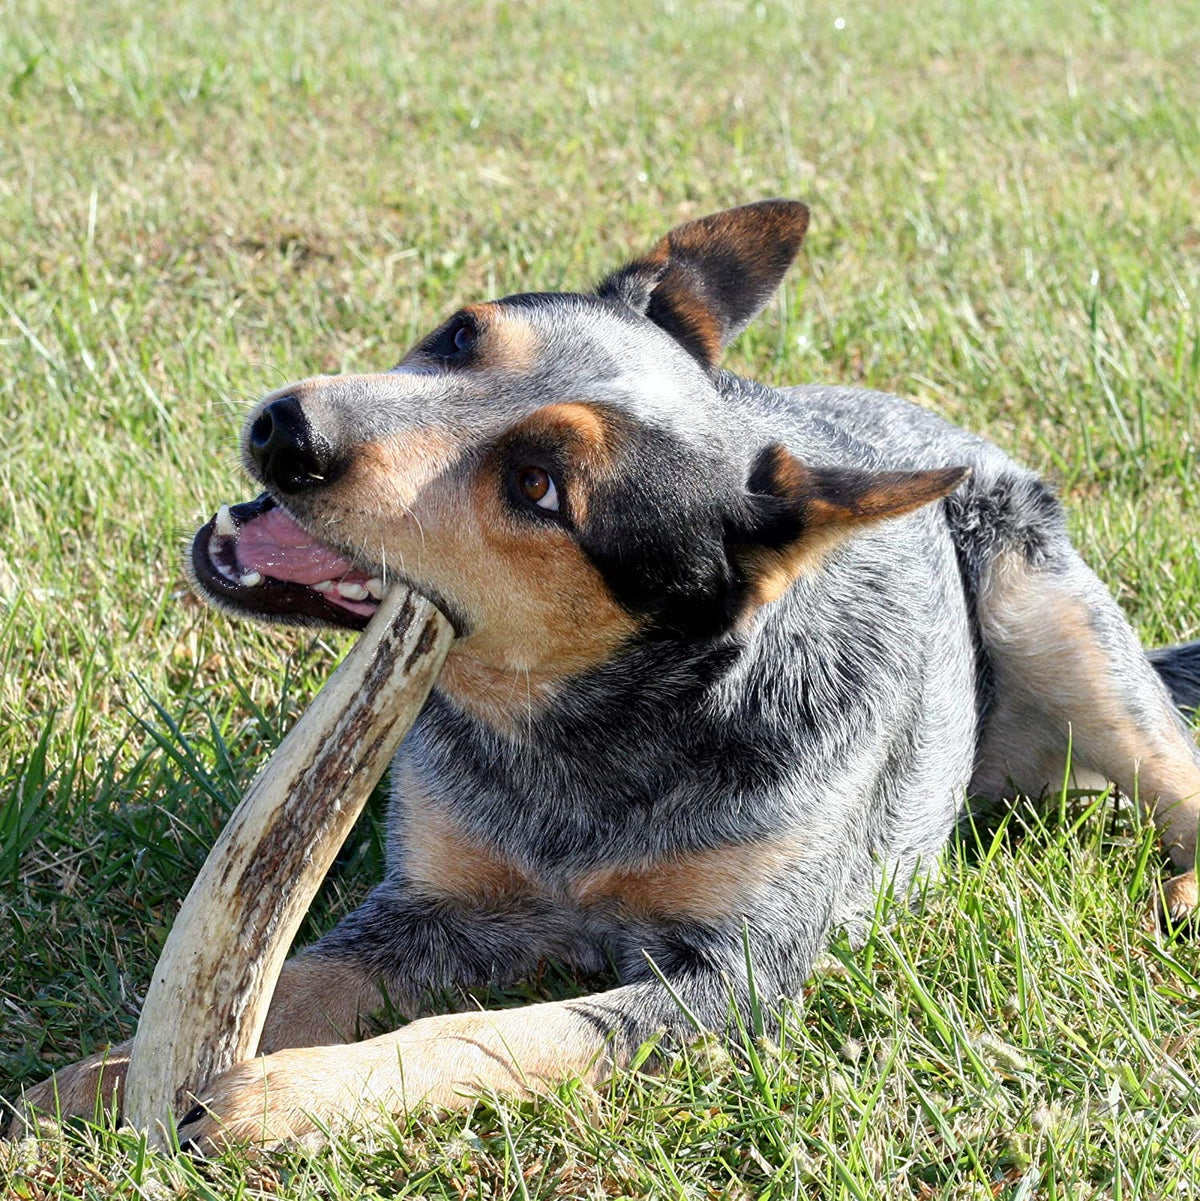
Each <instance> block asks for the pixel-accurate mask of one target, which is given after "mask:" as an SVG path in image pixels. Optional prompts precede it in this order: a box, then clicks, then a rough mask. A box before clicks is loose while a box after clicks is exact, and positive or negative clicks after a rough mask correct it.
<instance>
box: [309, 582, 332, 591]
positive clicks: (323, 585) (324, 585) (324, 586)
mask: <svg viewBox="0 0 1200 1201" xmlns="http://www.w3.org/2000/svg"><path fill="white" fill-rule="evenodd" d="M313 587H314V588H315V589H316V590H317V591H318V592H332V591H333V581H332V580H322V581H321V582H320V583H319V584H314V585H313Z"/></svg>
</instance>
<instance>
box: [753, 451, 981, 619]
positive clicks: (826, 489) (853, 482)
mask: <svg viewBox="0 0 1200 1201" xmlns="http://www.w3.org/2000/svg"><path fill="white" fill-rule="evenodd" d="M968 475H970V470H969V468H966V467H935V468H931V469H928V470H914V471H869V470H864V469H862V468H854V467H809V466H807V465H806V464H804V463H802V462H800V460H799V459H797V458H796V456H795V455H793V454H792V453H791V452H790V451H788V450H787V448H786V447H784V446H783V445H781V444H778V443H777V444H775V445H773V446H770V447H768V448H767V449H766V450H765V451H764V452H763V453H762V455H761V456H760V458H759V464H758V466H757V467H756V469H755V473H754V475H753V476H752V477H751V490H752V491H753V492H758V493H761V494H766V495H769V496H772V497H775V498H776V499H778V500H783V501H784V502H786V503H788V504H790V505H791V506H792V507H793V511H794V514H795V518H796V521H797V532H796V534H795V536H794V537H792V538H791V539H790V540H788V541H785V542H783V543H782V544H775V545H762V544H759V545H750V546H747V547H746V548H745V549H744V550H743V551H742V553H741V562H742V566H743V569H744V570H745V572H746V575H747V577H748V579H749V581H750V589H749V603H750V610H751V611H753V610H754V609H756V608H758V607H759V606H761V605H765V604H769V603H770V602H771V601H774V600H778V599H779V597H781V596H782V595H783V594H784V593H785V592H786V591H787V590H788V588H789V587H791V585H792V583H793V582H794V581H795V580H796V579H797V578H798V577H799V576H800V575H801V573H803V572H805V571H808V570H813V569H815V568H816V567H817V566H818V565H819V564H820V562H821V561H822V559H823V558H824V557H825V555H827V554H828V553H829V551H831V550H832V549H833V548H834V547H836V546H837V545H838V544H839V543H841V542H842V541H844V540H845V539H846V538H848V537H850V536H851V535H852V534H853V533H854V532H855V530H857V529H860V528H861V527H863V526H865V525H870V524H872V523H874V522H876V521H883V520H886V519H887V518H890V517H902V516H904V514H906V513H911V512H913V511H914V510H915V509H919V508H921V507H922V506H923V505H927V504H930V503H932V502H933V501H936V500H940V499H941V498H942V497H944V496H947V495H949V494H950V493H951V492H953V491H954V489H955V488H957V487H958V486H959V484H961V483H962V481H963V480H964V479H966V477H967V476H968Z"/></svg>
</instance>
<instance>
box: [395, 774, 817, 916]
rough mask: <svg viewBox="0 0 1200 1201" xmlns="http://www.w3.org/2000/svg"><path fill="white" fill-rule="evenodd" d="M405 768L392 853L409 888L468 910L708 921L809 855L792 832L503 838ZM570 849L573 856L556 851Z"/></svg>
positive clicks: (514, 831) (518, 827) (515, 823)
mask: <svg viewBox="0 0 1200 1201" xmlns="http://www.w3.org/2000/svg"><path fill="white" fill-rule="evenodd" d="M398 767H399V769H400V770H399V771H398V773H397V775H398V780H397V802H396V809H395V811H394V812H393V831H392V833H393V839H392V853H393V855H395V856H397V857H398V859H399V866H401V868H402V870H403V873H404V876H405V878H406V880H407V881H409V882H410V883H411V884H412V885H414V886H416V887H418V888H420V889H421V890H422V891H425V892H428V893H431V894H433V895H436V896H439V897H445V898H446V899H451V900H459V901H462V902H465V903H476V904H478V903H485V904H506V903H511V902H513V901H517V900H522V899H532V898H541V899H544V900H548V901H550V902H552V903H554V904H555V905H557V906H560V907H565V908H569V909H576V910H578V911H579V912H580V913H581V914H591V915H596V914H606V913H611V914H613V915H614V916H617V917H619V916H621V915H624V914H636V915H643V916H655V917H662V918H674V919H687V918H691V919H695V920H700V921H709V922H711V921H716V920H720V919H722V918H725V917H727V916H729V915H730V914H731V913H733V912H735V911H736V910H737V909H738V907H739V906H742V905H744V904H745V903H746V901H747V899H748V898H749V897H750V896H752V895H754V894H755V893H756V892H757V891H758V890H759V889H760V888H761V887H762V886H763V884H764V883H765V882H769V881H771V880H773V879H777V878H778V877H779V875H780V873H781V872H783V871H785V870H786V869H787V867H788V865H790V864H791V863H793V862H795V861H796V860H797V859H799V858H800V857H801V856H802V854H803V850H804V840H803V839H802V838H800V837H799V836H797V835H796V834H794V833H786V834H785V833H778V832H775V831H764V830H755V829H750V828H747V829H745V830H742V831H739V832H738V833H736V834H735V833H733V832H730V835H731V836H729V837H728V838H727V839H725V840H721V841H720V844H719V845H716V846H713V845H711V842H712V840H711V838H710V839H708V840H707V842H708V845H705V846H704V847H703V848H701V849H695V848H694V847H689V846H688V845H687V841H686V840H682V839H680V840H675V839H670V838H665V837H663V836H662V834H663V831H662V830H661V829H660V830H659V837H658V838H656V839H650V838H647V837H644V836H642V837H639V836H638V835H637V833H635V832H634V830H633V829H630V830H627V831H625V832H624V833H625V834H627V835H628V837H622V836H621V832H620V831H616V832H614V831H612V830H606V831H604V833H603V835H602V834H600V833H598V832H597V831H596V830H591V831H584V830H582V829H579V828H578V827H576V828H574V829H563V830H554V831H550V830H545V829H542V830H540V831H531V830H530V829H529V827H528V826H523V825H522V822H521V818H520V815H518V814H512V815H511V820H510V823H509V824H510V829H509V830H508V832H507V833H508V837H504V836H502V834H501V830H500V828H499V825H498V824H491V828H489V824H481V823H478V822H472V821H470V820H469V819H467V818H465V817H464V815H462V814H460V813H458V812H456V807H455V805H454V803H453V798H449V797H446V796H439V795H437V791H436V790H435V789H434V788H431V787H430V786H428V785H427V784H424V783H423V782H422V780H421V777H420V774H419V772H417V771H416V770H414V769H413V768H412V766H411V765H410V766H408V767H405V766H404V765H398ZM640 824H641V823H637V822H632V823H631V826H633V827H637V826H639V825H640ZM709 833H711V832H709ZM538 834H540V835H541V837H540V838H539V837H538ZM589 834H590V837H589ZM572 844H573V846H574V851H573V853H571V854H569V855H566V856H563V855H561V854H558V853H555V852H554V848H561V847H562V846H564V845H572Z"/></svg>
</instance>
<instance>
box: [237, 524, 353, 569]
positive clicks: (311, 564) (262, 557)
mask: <svg viewBox="0 0 1200 1201" xmlns="http://www.w3.org/2000/svg"><path fill="white" fill-rule="evenodd" d="M236 546H237V561H238V566H239V567H241V569H242V570H243V571H259V572H262V574H263V575H269V576H270V577H271V578H272V579H276V580H286V581H288V582H289V583H293V584H319V583H320V582H321V581H322V580H334V581H338V580H344V581H346V582H347V583H355V584H363V583H366V580H367V575H366V573H365V572H362V571H360V570H359V569H358V568H357V567H354V566H352V565H351V564H350V563H349V562H347V561H346V560H345V559H343V558H342V556H341V555H339V554H338V553H337V551H333V550H330V549H329V548H328V547H327V546H322V545H321V544H320V543H319V542H317V541H315V540H314V538H313V536H312V535H311V534H310V533H308V532H307V531H306V530H302V529H301V528H300V527H299V526H298V525H297V524H296V523H295V522H294V521H293V520H292V519H291V518H290V517H289V516H288V515H287V514H286V513H285V512H284V511H283V510H282V509H270V510H268V511H267V512H266V513H264V514H263V515H262V516H261V517H255V518H254V519H253V520H252V521H248V522H246V524H245V525H243V526H242V527H241V528H240V529H239V530H238V534H237V543H236Z"/></svg>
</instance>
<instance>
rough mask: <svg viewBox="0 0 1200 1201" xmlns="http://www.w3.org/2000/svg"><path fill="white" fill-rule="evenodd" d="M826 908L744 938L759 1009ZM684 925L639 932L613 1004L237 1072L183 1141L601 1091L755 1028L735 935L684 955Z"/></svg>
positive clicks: (425, 1029)
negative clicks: (678, 1053)
mask: <svg viewBox="0 0 1200 1201" xmlns="http://www.w3.org/2000/svg"><path fill="white" fill-rule="evenodd" d="M826 901H827V898H823V899H822V902H821V903H817V904H814V905H813V907H812V909H811V910H810V911H809V913H808V914H806V918H807V919H808V920H806V921H804V922H802V923H797V925H802V926H803V927H804V929H803V930H802V931H797V930H795V929H793V930H791V931H786V930H779V929H777V930H773V931H771V933H770V934H769V935H768V934H761V933H760V936H759V937H757V938H755V937H753V936H752V939H751V944H752V945H751V952H752V959H753V960H754V961H755V962H757V963H759V964H761V965H762V969H763V970H762V971H761V972H760V973H759V974H758V975H757V985H758V990H759V993H760V995H761V996H763V997H765V998H767V999H768V1000H772V1001H773V1000H774V999H776V998H777V997H778V996H779V995H780V994H781V993H784V994H786V993H791V992H793V991H794V989H795V987H796V986H797V985H798V983H799V982H800V981H801V980H802V979H803V978H804V977H805V976H806V975H807V974H808V971H809V968H810V966H811V962H812V957H813V955H814V953H815V951H816V948H817V947H818V946H819V945H821V943H822V941H823V938H824V934H825V930H826V928H827V921H826V920H825V918H822V920H820V921H813V920H812V919H813V917H814V915H815V914H818V913H824V911H825V910H826V908H827V905H826V903H824V902H826ZM680 925H681V923H676V924H675V929H673V930H671V931H670V933H669V935H668V936H667V937H662V938H659V937H655V936H654V934H653V933H651V932H650V931H644V932H646V933H650V937H648V938H646V939H645V940H644V941H642V942H641V943H640V946H641V948H642V950H641V951H639V950H636V949H635V948H633V947H630V948H628V950H627V952H626V953H625V954H623V955H622V958H624V959H625V961H626V964H627V970H626V972H625V975H626V978H629V977H631V976H632V977H636V979H635V980H633V981H632V982H630V983H627V984H625V985H623V986H621V987H618V988H615V989H613V990H611V991H609V992H604V993H598V994H595V995H593V996H588V997H582V998H579V999H575V1000H569V1001H556V1002H549V1003H544V1004H539V1005H531V1006H525V1007H523V1008H517V1009H505V1010H499V1011H488V1012H474V1013H459V1014H445V1015H441V1016H437V1017H429V1018H423V1019H421V1020H419V1021H416V1022H413V1023H412V1024H410V1025H408V1026H406V1027H404V1028H403V1029H401V1030H399V1031H396V1032H394V1033H392V1034H387V1035H383V1036H380V1037H378V1038H373V1039H369V1040H367V1041H365V1042H361V1043H357V1044H355V1045H353V1046H349V1047H313V1048H309V1049H303V1050H285V1051H280V1052H277V1053H275V1054H273V1055H267V1056H263V1057H260V1058H258V1059H254V1060H250V1061H247V1062H246V1063H242V1064H238V1065H236V1066H235V1067H234V1068H232V1069H231V1070H230V1071H229V1072H227V1073H225V1074H224V1075H223V1076H221V1077H219V1078H218V1079H217V1080H216V1081H215V1082H214V1083H213V1084H212V1086H211V1087H210V1088H209V1089H208V1090H207V1092H206V1096H205V1097H204V1102H205V1105H204V1107H197V1109H196V1110H194V1111H193V1112H192V1113H190V1114H188V1115H186V1120H185V1121H184V1123H183V1124H182V1127H181V1131H180V1137H181V1138H190V1139H192V1140H194V1141H195V1142H196V1143H197V1144H198V1145H200V1146H202V1147H207V1146H210V1145H214V1144H221V1143H225V1142H231V1143H245V1142H253V1143H268V1144H271V1143H276V1142H279V1141H283V1140H292V1139H306V1138H308V1137H310V1136H314V1137H316V1138H320V1137H323V1135H324V1132H325V1131H327V1130H337V1129H340V1128H344V1127H346V1126H347V1125H350V1124H355V1125H359V1124H367V1125H369V1124H371V1123H378V1122H380V1120H385V1119H386V1118H388V1117H394V1116H396V1115H400V1114H403V1113H406V1112H407V1111H408V1110H410V1109H411V1108H412V1106H414V1105H416V1104H418V1103H420V1102H427V1103H430V1104H433V1105H437V1106H444V1107H450V1108H453V1107H458V1106H465V1105H468V1104H470V1103H471V1101H472V1099H473V1098H475V1097H477V1096H479V1095H480V1094H481V1093H485V1094H486V1093H493V1092H494V1093H499V1094H507V1095H518V1096H519V1095H528V1094H534V1093H539V1092H544V1091H546V1090H547V1089H550V1088H552V1087H553V1086H554V1085H556V1084H558V1083H561V1082H563V1081H565V1080H569V1079H575V1078H578V1079H582V1080H584V1081H587V1082H591V1083H598V1082H600V1081H601V1080H603V1079H605V1078H606V1077H607V1076H609V1075H611V1073H612V1072H613V1071H614V1070H619V1069H620V1068H622V1067H625V1066H627V1065H628V1064H629V1063H630V1062H631V1060H632V1059H633V1057H634V1055H635V1053H636V1052H637V1051H638V1049H639V1048H640V1047H642V1046H643V1044H645V1042H646V1041H647V1040H648V1039H650V1038H651V1037H652V1036H655V1035H658V1034H662V1035H664V1036H665V1037H664V1042H665V1044H666V1045H667V1046H671V1045H675V1046H678V1045H679V1044H680V1043H681V1042H682V1041H684V1040H686V1039H687V1038H689V1037H691V1036H693V1035H694V1034H696V1033H698V1030H703V1029H708V1030H716V1031H729V1030H731V1029H734V1028H736V1024H737V1023H736V1022H735V1020H734V1016H733V1015H734V1011H735V1009H736V1010H737V1011H739V1017H740V1018H741V1021H742V1024H743V1026H744V1027H746V1028H752V1015H751V1013H750V1008H751V990H750V988H749V980H748V977H747V972H746V955H745V948H744V944H743V937H744V935H743V927H742V925H741V922H740V921H738V922H737V923H736V924H735V923H734V922H732V921H731V922H730V923H729V924H728V926H727V927H726V928H725V929H724V930H723V931H713V930H706V931H701V930H692V931H689V932H688V934H689V935H690V936H689V937H687V938H686V939H685V940H684V943H681V941H680V938H679V934H680V929H679V927H680ZM818 927H819V928H818ZM801 934H802V935H803V937H800V935H801ZM781 935H782V937H781ZM684 944H686V945H684ZM643 952H645V953H643ZM649 956H652V957H653V962H651V961H650V960H649V958H648V957H649ZM635 965H636V966H635Z"/></svg>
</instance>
